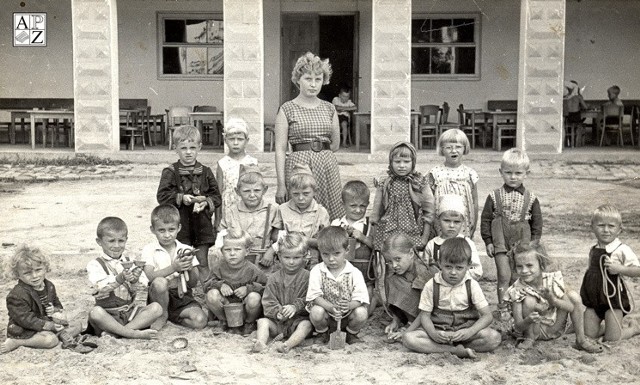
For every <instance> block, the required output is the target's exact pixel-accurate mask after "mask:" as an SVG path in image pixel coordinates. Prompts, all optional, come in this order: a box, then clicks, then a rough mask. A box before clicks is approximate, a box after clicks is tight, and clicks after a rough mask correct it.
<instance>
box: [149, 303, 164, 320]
mask: <svg viewBox="0 0 640 385" xmlns="http://www.w3.org/2000/svg"><path fill="white" fill-rule="evenodd" d="M146 310H147V311H148V312H149V313H151V315H154V316H155V315H157V316H158V317H159V316H161V315H162V306H161V305H160V304H159V303H157V302H151V303H150V304H148V305H147V306H146Z"/></svg>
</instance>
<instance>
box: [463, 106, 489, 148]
mask: <svg viewBox="0 0 640 385" xmlns="http://www.w3.org/2000/svg"><path fill="white" fill-rule="evenodd" d="M462 114H463V115H464V117H465V118H466V116H467V115H470V116H471V148H476V116H477V117H482V123H486V122H487V119H486V115H485V112H484V111H482V110H480V109H468V110H462ZM462 123H463V124H464V123H465V122H462ZM482 139H483V141H484V133H483V134H482ZM484 145H485V143H484V142H483V143H482V146H484Z"/></svg>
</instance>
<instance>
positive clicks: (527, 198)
mask: <svg viewBox="0 0 640 385" xmlns="http://www.w3.org/2000/svg"><path fill="white" fill-rule="evenodd" d="M530 202H531V193H530V192H529V190H524V203H523V204H522V211H521V212H520V221H521V222H524V219H525V217H526V215H527V211H529V203H530Z"/></svg>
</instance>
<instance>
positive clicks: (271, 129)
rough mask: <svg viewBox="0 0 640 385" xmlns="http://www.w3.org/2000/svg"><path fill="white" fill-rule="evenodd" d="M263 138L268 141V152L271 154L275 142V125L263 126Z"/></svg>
mask: <svg viewBox="0 0 640 385" xmlns="http://www.w3.org/2000/svg"><path fill="white" fill-rule="evenodd" d="M264 136H265V138H266V139H268V140H269V152H273V145H274V142H275V140H276V125H275V124H265V125H264Z"/></svg>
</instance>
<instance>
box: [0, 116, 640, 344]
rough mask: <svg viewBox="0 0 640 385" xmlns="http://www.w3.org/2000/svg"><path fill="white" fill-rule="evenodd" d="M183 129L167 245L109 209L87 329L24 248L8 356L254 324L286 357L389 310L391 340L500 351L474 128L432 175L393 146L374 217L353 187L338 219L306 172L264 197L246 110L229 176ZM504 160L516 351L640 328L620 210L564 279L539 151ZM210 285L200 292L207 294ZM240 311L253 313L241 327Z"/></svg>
mask: <svg viewBox="0 0 640 385" xmlns="http://www.w3.org/2000/svg"><path fill="white" fill-rule="evenodd" d="M173 139H174V142H175V143H176V152H177V154H178V157H179V160H178V162H176V163H174V164H173V165H171V166H170V167H167V168H165V169H164V170H163V171H162V176H161V180H160V184H159V187H158V191H157V200H158V203H159V205H158V206H157V207H156V208H154V209H153V211H152V213H151V227H150V230H151V232H152V233H153V234H154V235H155V237H156V240H155V241H154V242H152V243H150V244H148V245H146V246H145V247H144V248H143V250H142V254H141V256H139V257H134V256H131V255H129V254H128V252H127V251H126V250H125V246H126V243H127V234H128V230H127V226H126V224H125V223H124V221H122V220H121V219H119V218H116V217H106V218H104V219H103V220H101V221H100V223H99V224H98V228H97V238H96V242H97V243H98V245H99V246H100V247H101V248H102V253H101V255H100V256H99V257H98V258H96V259H95V260H92V261H91V262H89V264H88V265H87V273H88V278H89V281H90V282H91V285H92V287H93V288H94V290H95V291H94V297H95V307H94V308H93V309H92V310H91V311H90V313H89V320H88V327H87V329H86V330H85V331H83V333H81V331H82V330H81V327H80V326H78V325H75V324H73V323H72V324H70V323H69V322H66V321H65V320H64V319H61V318H58V317H57V314H58V313H59V312H60V310H61V308H62V305H61V304H60V301H59V300H58V298H57V296H56V292H55V287H54V286H53V284H52V283H51V282H50V281H48V280H46V278H45V275H46V272H47V271H48V270H49V263H48V260H47V258H46V257H45V256H44V255H43V254H42V252H40V251H39V250H38V249H34V248H29V247H27V246H24V247H21V248H19V249H18V251H17V252H16V253H15V255H14V256H13V257H12V258H11V260H10V263H9V264H8V267H9V271H10V273H11V274H13V276H14V277H15V278H17V279H18V284H17V285H16V286H15V288H14V289H13V290H12V291H11V292H10V293H9V295H8V296H7V308H8V311H9V326H8V328H7V337H8V338H7V340H6V341H5V342H4V343H3V344H2V352H8V351H11V350H14V349H16V348H17V347H19V346H30V347H37V348H51V347H54V346H56V345H57V343H58V339H60V340H62V341H63V346H66V347H69V348H72V349H75V350H76V351H79V352H86V351H87V350H90V349H91V348H92V346H91V344H92V343H93V342H91V341H89V340H88V339H87V338H86V335H87V334H93V335H96V336H102V335H105V334H106V335H114V336H118V337H126V338H145V339H149V338H156V337H157V333H158V331H159V330H160V329H161V328H162V327H163V326H164V325H165V324H166V322H167V321H170V322H173V323H176V324H179V325H183V326H185V327H189V328H193V329H202V328H204V327H205V326H206V325H207V323H208V321H209V320H211V319H217V320H218V321H219V325H220V326H221V328H223V329H224V330H226V331H228V332H229V333H236V334H243V335H248V334H251V333H252V332H254V331H256V339H255V341H254V343H253V346H252V351H254V352H261V351H265V350H266V349H267V347H268V346H269V345H268V341H269V338H270V337H273V342H272V343H274V344H275V348H276V350H277V351H279V352H282V353H286V352H288V351H289V350H290V349H291V348H293V347H294V346H296V345H298V344H300V343H301V342H302V341H303V340H304V339H306V338H307V337H309V336H310V335H312V334H313V335H316V336H317V338H318V339H319V340H320V341H329V336H330V333H332V332H334V331H336V330H338V328H340V329H342V330H343V331H346V342H347V343H357V342H359V341H360V339H359V337H358V336H357V335H358V333H359V331H360V330H361V329H362V328H363V326H364V325H365V324H366V322H367V320H368V317H369V316H370V314H371V313H372V312H373V310H374V309H375V307H376V306H377V304H378V303H381V304H382V305H383V306H385V309H386V310H387V312H388V314H389V315H391V317H392V320H391V322H390V324H389V325H387V326H386V327H385V333H386V336H387V337H386V338H387V341H388V342H390V343H393V342H396V341H402V343H403V344H404V346H406V347H407V348H408V349H410V350H413V351H417V352H424V353H433V352H451V353H453V354H456V355H458V356H460V357H476V352H488V351H492V350H494V349H495V348H496V347H498V346H499V345H500V343H501V340H502V337H501V334H500V333H499V332H498V331H496V330H494V329H492V328H491V327H490V325H491V323H492V321H493V319H494V316H493V313H492V312H491V310H490V305H489V303H488V301H487V300H486V298H485V296H484V294H483V292H482V289H481V288H480V285H479V284H478V281H477V280H478V279H480V278H481V277H482V275H483V271H482V265H481V263H480V258H479V255H478V252H477V249H476V247H475V244H474V242H473V240H472V237H473V234H474V233H475V230H476V225H477V222H478V219H477V218H478V212H479V205H478V194H477V183H478V175H477V173H476V172H475V171H474V170H473V169H471V168H469V167H467V166H466V165H464V164H463V157H464V155H466V154H468V152H469V147H470V145H469V141H468V139H467V137H466V135H465V134H464V133H463V132H462V131H460V130H458V129H450V130H447V131H445V132H444V133H443V134H442V135H441V136H440V138H439V140H438V146H437V151H438V153H439V154H440V155H441V156H443V157H444V164H443V165H440V166H436V167H434V168H433V169H432V170H430V172H429V173H428V174H427V175H422V174H421V173H419V172H418V171H417V170H416V160H417V156H416V155H417V154H416V150H415V148H414V147H413V146H412V145H411V144H410V143H407V142H400V143H397V144H396V145H394V146H393V147H392V149H391V151H390V154H389V167H388V170H387V175H386V176H384V177H382V178H376V180H375V181H374V185H375V187H376V192H375V199H374V202H373V207H372V210H371V216H370V218H368V217H366V212H367V209H368V206H369V197H370V192H369V188H368V186H367V185H366V184H365V183H364V182H362V181H358V180H355V181H349V182H347V183H346V184H345V185H344V187H343V191H342V201H343V206H344V210H345V216H344V217H342V218H333V221H331V220H330V218H329V214H328V213H327V210H326V209H325V208H324V207H322V205H320V204H319V203H317V202H316V201H315V199H314V193H315V190H316V183H315V180H314V177H313V175H312V173H311V172H310V170H309V169H308V167H306V166H304V165H298V166H296V168H295V170H294V172H292V175H291V177H290V179H289V180H288V181H287V182H288V186H287V191H288V192H289V195H290V200H289V201H288V202H286V203H284V204H282V205H280V206H278V205H276V204H271V203H267V202H265V200H264V198H263V196H264V193H265V192H266V191H267V187H268V186H267V185H266V184H265V181H264V180H263V176H262V174H261V173H260V169H259V168H258V166H257V161H256V160H255V158H252V157H250V156H249V155H247V154H246V153H245V150H244V147H245V144H246V142H247V140H248V136H247V127H246V124H245V123H244V122H243V121H242V120H239V119H235V120H231V121H230V122H229V124H227V127H226V128H225V142H226V144H227V146H228V149H229V153H228V154H227V155H226V156H225V157H224V158H223V159H221V160H220V161H219V163H218V169H217V171H216V176H214V173H213V171H212V170H211V169H210V168H209V167H207V166H204V165H202V164H201V163H199V162H198V161H197V155H198V151H199V150H200V148H201V141H200V133H199V131H198V129H197V128H195V127H192V126H182V127H178V128H177V129H176V130H175V132H174V137H173ZM499 171H500V174H501V176H502V178H503V181H504V184H503V185H502V186H501V187H499V188H497V189H495V190H493V191H491V193H490V194H489V196H488V197H487V199H486V202H485V204H484V209H483V211H482V213H481V216H480V234H481V236H482V239H483V241H484V242H485V245H486V250H487V255H488V256H489V257H491V258H493V259H494V260H495V264H496V268H497V275H498V283H497V292H498V312H497V313H496V314H497V315H500V317H501V318H503V319H507V318H511V317H512V319H513V322H512V324H513V332H514V334H516V335H517V337H518V340H517V344H518V345H517V346H518V347H520V348H523V349H526V348H529V347H531V346H532V345H533V342H534V341H535V340H547V339H554V338H558V337H559V336H561V335H562V334H563V333H565V332H566V330H567V328H566V326H567V318H568V317H570V318H571V320H572V323H573V326H574V330H575V333H576V348H578V349H582V350H585V351H588V352H599V351H601V350H602V346H601V344H599V343H597V342H596V339H597V338H599V337H601V336H603V339H604V341H613V340H618V339H621V338H629V337H631V336H633V335H636V334H639V333H640V325H638V324H636V323H632V324H631V325H630V326H628V327H623V326H622V318H623V316H624V315H625V314H627V313H628V311H629V307H630V306H629V302H630V301H629V295H628V290H627V288H626V286H625V285H624V281H623V280H622V277H623V276H640V262H639V261H638V258H637V257H636V255H635V254H634V253H633V251H632V250H631V249H630V248H629V247H628V246H626V245H624V244H622V243H621V242H620V241H619V239H618V235H619V234H620V232H621V229H622V221H621V216H620V213H619V212H618V211H617V210H616V209H615V208H614V207H612V206H602V207H600V208H598V209H597V210H596V211H595V212H594V215H593V217H592V221H591V228H592V231H593V232H594V234H595V236H596V238H597V245H596V246H594V247H593V249H592V251H591V253H590V265H589V269H588V271H587V273H586V275H585V279H584V281H583V284H582V288H581V290H580V294H577V293H575V292H572V291H569V290H567V289H566V288H565V286H564V282H563V279H562V274H561V273H560V272H558V271H547V269H549V266H550V265H549V257H548V255H547V254H546V252H545V251H544V248H543V247H542V245H541V244H540V239H541V236H542V214H541V210H540V203H539V201H538V198H537V197H536V196H535V195H534V194H533V193H532V192H530V191H529V190H528V189H526V188H525V187H524V185H523V181H524V180H525V179H526V177H527V174H528V172H529V159H528V157H527V155H526V154H525V153H524V152H522V151H519V150H516V149H511V150H508V151H506V152H505V153H504V156H503V158H502V162H501V165H500V169H499ZM214 214H215V219H214ZM387 268H388V269H389V271H386V269H387ZM516 277H517V279H516ZM199 285H200V286H199ZM196 287H201V288H202V290H203V294H204V300H203V301H202V300H201V301H200V302H199V301H198V300H196V298H194V294H193V290H194V288H196ZM583 304H584V306H586V310H584V306H583ZM232 307H233V308H234V309H237V308H238V307H240V308H241V309H242V313H243V318H242V319H241V321H240V323H239V324H238V322H237V321H238V320H237V313H231V311H232V310H230V309H232ZM232 316H233V317H234V319H233V324H232V322H231V317H232ZM602 321H604V324H603V322H602ZM238 325H240V326H238Z"/></svg>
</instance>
